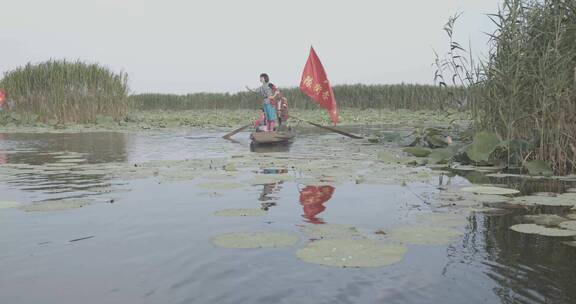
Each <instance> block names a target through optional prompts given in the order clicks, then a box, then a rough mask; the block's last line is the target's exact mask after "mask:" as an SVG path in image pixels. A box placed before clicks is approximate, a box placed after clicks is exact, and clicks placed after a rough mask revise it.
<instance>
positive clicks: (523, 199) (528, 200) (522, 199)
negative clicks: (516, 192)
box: [509, 195, 574, 207]
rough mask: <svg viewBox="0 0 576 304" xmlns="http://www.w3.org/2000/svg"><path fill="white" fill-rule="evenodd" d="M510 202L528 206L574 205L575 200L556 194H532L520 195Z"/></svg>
mask: <svg viewBox="0 0 576 304" xmlns="http://www.w3.org/2000/svg"><path fill="white" fill-rule="evenodd" d="M509 202H510V203H514V204H518V205H526V206H534V205H540V206H557V207H562V206H574V200H573V199H570V198H567V197H562V196H556V197H549V196H539V195H531V196H518V197H515V198H513V199H512V200H510V201H509Z"/></svg>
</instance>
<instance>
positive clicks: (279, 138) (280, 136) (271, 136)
mask: <svg viewBox="0 0 576 304" xmlns="http://www.w3.org/2000/svg"><path fill="white" fill-rule="evenodd" d="M294 137H295V135H294V133H293V132H292V131H280V132H276V131H272V132H252V135H250V138H251V139H252V143H254V144H258V145H272V144H288V143H291V142H292V141H293V140H294Z"/></svg>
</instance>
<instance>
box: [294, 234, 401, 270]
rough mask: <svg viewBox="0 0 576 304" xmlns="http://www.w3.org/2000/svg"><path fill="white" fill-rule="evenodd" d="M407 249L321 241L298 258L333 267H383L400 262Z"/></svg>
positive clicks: (350, 241) (368, 242) (300, 252)
mask: <svg viewBox="0 0 576 304" xmlns="http://www.w3.org/2000/svg"><path fill="white" fill-rule="evenodd" d="M405 253H406V247H405V246H402V245H395V244H385V243H381V242H378V241H374V240H353V239H337V240H320V241H314V242H310V243H309V244H308V245H307V246H306V247H304V248H302V249H300V250H298V251H297V252H296V256H297V257H298V258H299V259H300V260H302V261H304V262H308V263H313V264H320V265H325V266H332V267H382V266H388V265H392V264H394V263H397V262H400V261H401V260H402V259H403V257H404V254H405Z"/></svg>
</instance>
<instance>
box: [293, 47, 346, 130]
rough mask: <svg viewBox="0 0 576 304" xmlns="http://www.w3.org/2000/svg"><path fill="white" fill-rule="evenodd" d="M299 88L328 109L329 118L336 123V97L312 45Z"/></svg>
mask: <svg viewBox="0 0 576 304" xmlns="http://www.w3.org/2000/svg"><path fill="white" fill-rule="evenodd" d="M300 90H301V91H302V92H303V93H304V94H306V95H308V96H309V97H310V98H312V100H314V101H315V102H316V103H318V104H319V105H320V106H321V107H323V108H325V109H326V110H328V115H329V116H330V120H332V122H333V123H334V124H337V123H338V107H337V106H336V98H335V97H334V92H333V91H332V86H330V82H329V81H328V77H327V76H326V72H325V71H324V67H323V66H322V63H321V62H320V59H319V58H318V55H316V52H315V51H314V48H313V47H310V55H308V60H307V61H306V65H305V66H304V71H303V72H302V80H301V81H300Z"/></svg>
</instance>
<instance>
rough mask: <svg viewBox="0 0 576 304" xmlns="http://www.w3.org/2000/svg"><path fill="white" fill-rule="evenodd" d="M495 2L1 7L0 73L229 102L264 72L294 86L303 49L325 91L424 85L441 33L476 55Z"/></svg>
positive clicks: (3, 2)
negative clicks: (111, 80)
mask: <svg viewBox="0 0 576 304" xmlns="http://www.w3.org/2000/svg"><path fill="white" fill-rule="evenodd" d="M498 3H499V1H497V0H460V1H457V0H434V1H431V0H420V1H414V0H404V1H386V0H355V1H343V0H339V1H335V0H332V1H329V0H290V1H288V0H285V1H275V0H269V1H261V0H210V1H208V0H205V1H194V0H187V1H184V0H182V1H179V0H164V1H159V0H158V1H149V0H35V1H33V0H0V73H1V74H2V75H3V74H4V72H6V71H8V70H10V69H13V68H15V67H17V66H20V65H23V64H26V63H27V62H29V61H31V62H39V61H44V60H47V59H49V58H54V59H62V58H66V59H72V60H74V59H82V60H86V61H89V62H98V63H101V64H103V65H106V66H108V67H110V68H112V69H113V70H115V71H119V70H124V71H126V72H128V74H129V77H130V87H131V89H132V92H133V93H143V92H163V93H189V92H199V91H217V92H225V91H229V92H236V91H240V90H243V88H244V85H250V86H252V87H255V86H256V85H257V83H258V75H259V74H260V73H261V72H267V73H268V74H269V75H270V77H271V81H272V82H274V83H275V84H277V85H279V86H281V87H287V86H296V85H297V84H298V83H299V81H300V73H301V71H302V68H303V65H304V63H305V61H306V58H307V56H308V50H309V47H310V45H314V48H315V49H316V52H317V53H318V55H319V57H320V59H321V60H322V63H323V64H324V67H325V68H326V71H327V73H328V77H329V79H330V81H331V82H332V84H343V83H348V84H352V83H366V84H373V83H386V84H390V83H401V82H406V83H432V79H433V71H434V69H433V67H432V66H431V64H432V62H433V58H434V56H433V52H432V49H436V50H438V51H441V52H443V51H446V49H447V45H448V43H447V37H446V35H445V34H444V32H443V31H442V27H443V25H444V23H445V22H446V21H447V20H448V17H449V16H450V15H453V14H454V13H455V12H463V13H464V15H463V16H462V18H461V20H460V21H459V23H458V24H457V29H456V35H457V39H458V40H459V42H461V43H462V44H465V45H467V44H468V40H469V39H470V40H471V41H472V46H473V48H474V50H475V52H477V53H479V54H481V53H486V42H487V37H486V35H484V34H483V33H482V32H491V31H492V29H493V27H492V25H491V24H490V21H489V20H488V18H487V17H486V16H485V14H487V13H493V12H496V11H497V8H498Z"/></svg>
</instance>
